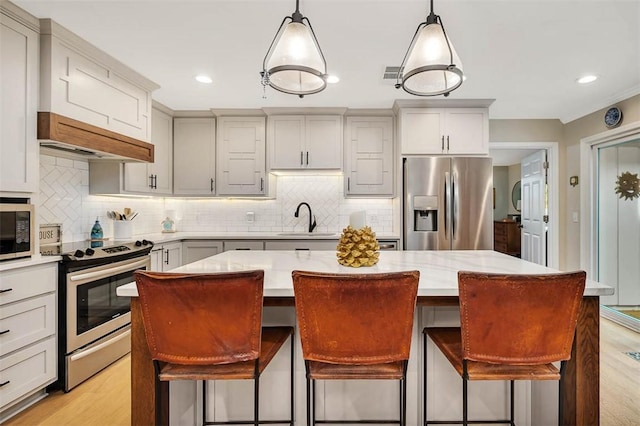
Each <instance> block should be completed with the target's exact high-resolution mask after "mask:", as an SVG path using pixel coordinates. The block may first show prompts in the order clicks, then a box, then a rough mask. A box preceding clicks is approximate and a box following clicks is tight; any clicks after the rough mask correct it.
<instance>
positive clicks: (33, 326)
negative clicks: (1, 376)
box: [0, 293, 56, 356]
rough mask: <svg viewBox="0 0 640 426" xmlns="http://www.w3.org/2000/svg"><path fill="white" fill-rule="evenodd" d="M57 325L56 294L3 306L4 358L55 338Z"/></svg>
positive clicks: (0, 340)
mask: <svg viewBox="0 0 640 426" xmlns="http://www.w3.org/2000/svg"><path fill="white" fill-rule="evenodd" d="M55 322H56V295H55V294H54V293H49V294H46V295H44V296H39V297H35V298H33V299H27V300H25V301H22V302H18V303H12V304H10V305H4V306H2V307H0V332H1V333H2V334H0V356H1V355H5V354H8V353H10V352H13V351H15V350H16V349H20V348H21V347H23V346H27V345H29V344H31V343H33V342H36V341H38V340H40V339H43V338H45V337H47V336H51V335H52V334H54V333H55V327H56V324H55Z"/></svg>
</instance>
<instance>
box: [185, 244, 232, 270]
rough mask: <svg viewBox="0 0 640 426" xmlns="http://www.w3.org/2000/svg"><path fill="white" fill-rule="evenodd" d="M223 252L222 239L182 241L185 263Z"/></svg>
mask: <svg viewBox="0 0 640 426" xmlns="http://www.w3.org/2000/svg"><path fill="white" fill-rule="evenodd" d="M218 253H222V241H215V240H185V241H183V242H182V259H183V261H184V264H185V265H188V264H189V263H193V262H195V261H198V260H200V259H204V258H206V257H210V256H214V255H216V254H218Z"/></svg>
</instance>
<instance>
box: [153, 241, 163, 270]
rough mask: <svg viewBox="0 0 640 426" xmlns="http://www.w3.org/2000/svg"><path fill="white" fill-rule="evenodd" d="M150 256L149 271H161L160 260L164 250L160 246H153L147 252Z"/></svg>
mask: <svg viewBox="0 0 640 426" xmlns="http://www.w3.org/2000/svg"><path fill="white" fill-rule="evenodd" d="M149 255H150V256H151V267H150V271H152V272H162V261H163V259H164V250H163V249H162V247H157V246H156V247H155V248H154V250H152V251H151V253H149Z"/></svg>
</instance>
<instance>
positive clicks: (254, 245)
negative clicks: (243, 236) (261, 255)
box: [224, 241, 264, 251]
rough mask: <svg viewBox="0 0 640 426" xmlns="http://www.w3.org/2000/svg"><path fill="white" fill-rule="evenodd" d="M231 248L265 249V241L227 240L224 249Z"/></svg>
mask: <svg viewBox="0 0 640 426" xmlns="http://www.w3.org/2000/svg"><path fill="white" fill-rule="evenodd" d="M229 250H264V242H263V241H225V242H224V251H229Z"/></svg>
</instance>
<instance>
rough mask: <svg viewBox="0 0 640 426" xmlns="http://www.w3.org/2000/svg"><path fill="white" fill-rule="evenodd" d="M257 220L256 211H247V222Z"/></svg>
mask: <svg viewBox="0 0 640 426" xmlns="http://www.w3.org/2000/svg"><path fill="white" fill-rule="evenodd" d="M255 221H256V214H255V213H254V212H247V223H253V222H255Z"/></svg>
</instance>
